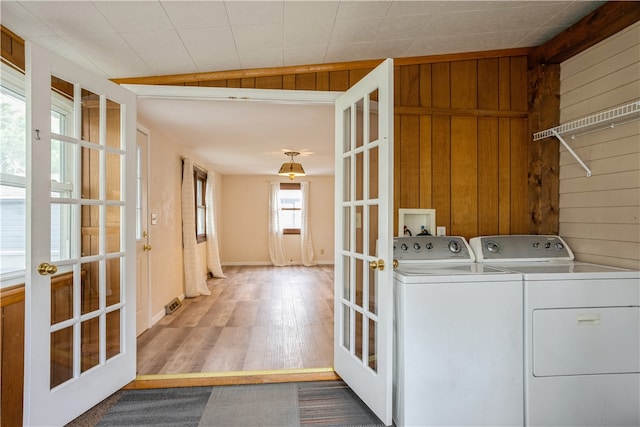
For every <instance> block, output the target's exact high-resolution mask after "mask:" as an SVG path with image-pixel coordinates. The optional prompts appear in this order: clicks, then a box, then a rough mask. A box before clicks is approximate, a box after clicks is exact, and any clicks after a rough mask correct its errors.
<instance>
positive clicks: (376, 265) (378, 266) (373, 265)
mask: <svg viewBox="0 0 640 427" xmlns="http://www.w3.org/2000/svg"><path fill="white" fill-rule="evenodd" d="M369 268H370V269H372V270H380V271H382V270H384V261H383V260H381V259H379V260H378V261H371V262H370V263H369Z"/></svg>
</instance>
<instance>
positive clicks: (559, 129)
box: [533, 100, 640, 141]
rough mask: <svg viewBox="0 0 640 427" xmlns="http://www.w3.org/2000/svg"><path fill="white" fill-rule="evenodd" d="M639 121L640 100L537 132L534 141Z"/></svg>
mask: <svg viewBox="0 0 640 427" xmlns="http://www.w3.org/2000/svg"><path fill="white" fill-rule="evenodd" d="M638 119H640V100H636V101H633V102H631V103H629V104H625V105H621V106H619V107H615V108H612V109H610V110H606V111H603V112H600V113H596V114H593V115H590V116H586V117H582V118H580V119H577V120H573V121H570V122H567V123H564V124H561V125H560V126H556V127H554V128H551V129H546V130H543V131H540V132H536V133H534V134H533V140H534V141H538V140H540V139H544V138H549V137H554V136H557V135H566V134H569V133H584V132H590V131H595V130H600V129H607V128H612V127H614V126H615V125H616V124H621V123H626V122H628V121H632V120H638Z"/></svg>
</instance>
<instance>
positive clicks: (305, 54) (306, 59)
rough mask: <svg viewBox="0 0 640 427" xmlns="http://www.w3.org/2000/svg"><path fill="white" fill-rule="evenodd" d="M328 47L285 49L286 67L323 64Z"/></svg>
mask: <svg viewBox="0 0 640 427" xmlns="http://www.w3.org/2000/svg"><path fill="white" fill-rule="evenodd" d="M326 53H327V45H320V46H302V47H292V48H289V47H287V48H285V49H284V65H285V66H289V65H306V64H322V63H323V62H324V56H325V54H326Z"/></svg>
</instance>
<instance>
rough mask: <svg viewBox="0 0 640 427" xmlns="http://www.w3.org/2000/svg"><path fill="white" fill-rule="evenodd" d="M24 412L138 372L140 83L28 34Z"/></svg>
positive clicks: (41, 417)
mask: <svg viewBox="0 0 640 427" xmlns="http://www.w3.org/2000/svg"><path fill="white" fill-rule="evenodd" d="M26 70H27V135H28V136H27V269H26V301H25V310H26V312H25V400H24V424H25V425H29V426H37V425H47V426H52V425H64V424H65V423H67V422H68V421H70V420H72V419H73V418H75V417H77V416H78V415H80V414H81V413H83V412H84V411H86V410H87V409H89V408H90V407H91V406H93V405H95V404H96V403H98V402H99V401H101V400H102V399H104V398H105V397H107V396H109V395H110V394H112V393H113V392H114V391H116V390H118V389H119V388H121V387H122V386H123V385H125V384H127V383H128V382H129V381H131V380H132V379H134V378H135V364H136V357H135V354H136V342H135V331H136V328H135V307H136V305H135V208H136V205H135V194H136V187H135V183H136V180H135V171H136V170H135V132H136V98H135V95H134V94H133V93H131V92H129V91H127V90H125V89H123V88H121V87H119V86H117V85H116V84H114V83H111V82H109V81H107V80H105V79H103V78H100V77H97V76H94V75H92V74H91V73H88V72H86V71H84V70H81V69H78V67H77V66H75V65H73V64H72V63H70V62H67V61H65V60H63V59H61V58H59V57H57V56H56V55H54V54H52V53H51V52H48V51H47V50H45V49H43V48H41V47H38V46H36V45H33V44H31V43H27V45H26Z"/></svg>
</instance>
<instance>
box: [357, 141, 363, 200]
mask: <svg viewBox="0 0 640 427" xmlns="http://www.w3.org/2000/svg"><path fill="white" fill-rule="evenodd" d="M355 180H356V182H355V184H356V200H362V198H363V192H362V188H363V185H364V153H362V152H360V153H357V154H356V177H355Z"/></svg>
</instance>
